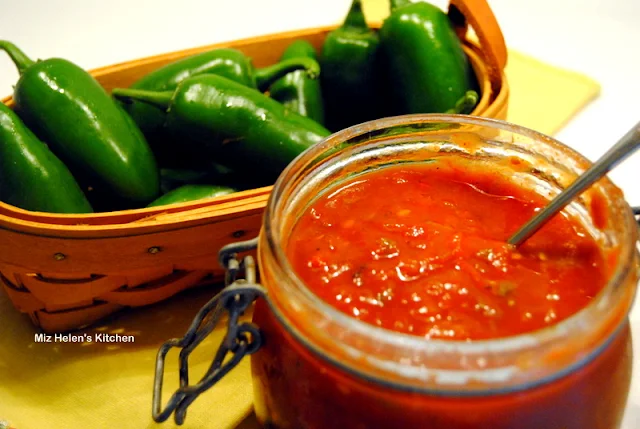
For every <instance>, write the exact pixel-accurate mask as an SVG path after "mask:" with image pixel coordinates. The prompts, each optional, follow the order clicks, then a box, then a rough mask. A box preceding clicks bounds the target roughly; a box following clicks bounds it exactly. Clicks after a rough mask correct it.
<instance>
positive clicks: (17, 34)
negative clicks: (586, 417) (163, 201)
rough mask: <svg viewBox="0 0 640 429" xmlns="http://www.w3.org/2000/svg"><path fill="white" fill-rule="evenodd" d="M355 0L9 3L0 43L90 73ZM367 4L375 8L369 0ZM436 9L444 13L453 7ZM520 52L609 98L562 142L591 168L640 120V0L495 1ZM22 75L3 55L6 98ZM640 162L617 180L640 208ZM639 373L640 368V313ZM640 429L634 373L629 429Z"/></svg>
mask: <svg viewBox="0 0 640 429" xmlns="http://www.w3.org/2000/svg"><path fill="white" fill-rule="evenodd" d="M349 2H350V0H322V1H320V0H269V1H263V0H181V1H179V2H176V1H170V0H108V1H96V0H47V1H43V0H0V10H2V14H1V15H0V24H1V26H0V38H3V39H9V40H11V41H13V42H15V43H16V44H18V45H19V46H20V47H22V48H23V49H24V50H25V51H26V52H27V53H28V54H29V55H30V56H32V57H38V58H47V57H52V56H59V57H63V58H68V59H70V60H72V61H74V62H76V63H78V64H79V65H81V66H83V67H85V68H94V67H98V66H103V65H109V64H114V63H117V62H122V61H127V60H131V59H135V58H139V57H144V56H148V55H152V54H160V53H163V52H168V51H174V50H178V49H184V48H189V47H194V46H200V45H205V44H210V43H215V42H221V41H225V40H232V39H237V38H242V37H250V36H254V35H259V34H267V33H275V32H280V31H286V30H294V29H300V28H305V27H314V26H321V25H328V24H333V23H336V22H338V21H340V20H341V19H342V18H343V16H344V13H345V11H346V9H347V8H348V3H349ZM365 3H366V0H365ZM433 3H435V4H439V5H445V4H446V3H447V1H446V0H434V1H433ZM490 4H491V5H492V8H493V10H494V12H495V14H496V16H497V18H498V21H499V22H500V24H501V27H502V29H503V32H504V34H505V38H506V40H507V43H508V45H509V46H510V47H511V48H514V49H517V50H520V51H522V52H524V53H527V54H530V55H533V56H535V57H538V58H539V59H542V60H544V61H547V62H550V63H553V64H556V65H559V66H564V67H567V68H571V69H575V70H577V71H581V72H583V73H585V74H588V75H590V76H591V77H593V78H595V79H596V80H597V81H599V82H600V83H601V85H602V94H601V96H600V98H599V99H598V100H597V101H595V102H593V103H592V104H591V105H589V106H588V107H587V108H586V109H585V110H584V111H583V112H582V113H580V114H579V115H578V116H577V117H576V118H575V119H574V120H573V121H572V122H571V123H569V124H568V125H567V126H566V127H565V128H564V129H563V130H562V131H561V132H560V133H559V134H558V135H557V136H556V137H557V138H558V139H559V140H560V141H562V142H564V143H566V144H568V145H570V146H572V147H574V148H575V149H577V150H578V151H580V152H582V153H583V154H585V155H586V156H588V157H589V158H591V159H592V160H595V159H596V158H597V157H598V156H599V155H601V154H602V153H603V152H604V151H605V150H606V148H607V146H608V145H610V144H611V143H613V142H614V141H615V140H616V139H617V138H619V137H620V136H622V134H624V133H625V132H626V131H627V129H629V128H630V127H631V126H632V125H634V124H635V123H636V122H637V121H639V120H640V54H639V53H638V46H639V45H640V25H639V24H638V23H639V22H640V1H639V0H535V1H530V0H490ZM16 79H17V73H16V72H15V68H14V67H13V66H12V65H11V63H10V62H9V60H8V59H7V58H6V56H4V55H1V54H0V95H3V96H4V95H7V94H9V93H10V92H11V85H12V84H13V83H14V82H15V81H16ZM639 167H640V154H639V155H636V156H635V157H632V158H630V159H629V160H627V161H626V162H625V163H624V164H622V165H621V166H620V167H618V169H617V170H616V171H614V172H613V173H612V174H611V175H610V176H611V177H612V179H613V180H614V181H615V182H616V183H617V184H618V185H619V186H620V187H621V188H622V189H623V190H624V192H625V194H626V196H627V200H628V201H629V202H630V203H631V204H633V205H640V186H638V181H639V179H640V176H639V175H638V174H637V172H635V174H634V168H635V169H638V168H639ZM631 320H632V323H633V328H634V329H635V333H634V337H635V355H636V357H635V368H636V369H637V368H640V346H639V345H638V344H640V308H638V307H636V308H635V310H634V311H633V313H632V315H631ZM639 427H640V371H637V370H636V371H635V376H634V380H633V386H632V392H631V396H630V399H629V404H628V408H627V413H626V416H625V421H624V424H623V427H622V429H637V428H639Z"/></svg>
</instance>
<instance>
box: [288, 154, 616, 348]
mask: <svg viewBox="0 0 640 429" xmlns="http://www.w3.org/2000/svg"><path fill="white" fill-rule="evenodd" d="M546 203H547V200H546V199H544V198H543V197H542V196H541V195H539V194H538V193H536V192H535V191H532V190H528V189H525V188H522V187H520V186H518V185H517V184H514V183H513V182H511V181H510V180H508V179H506V178H505V177H503V176H500V175H499V174H498V173H496V172H492V171H478V170H469V169H461V168H455V166H448V167H447V166H445V165H443V164H441V163H438V164H427V165H422V166H415V165H413V166H406V165H405V166H402V165H399V166H394V167H388V168H385V169H382V170H379V171H376V172H371V173H367V174H364V175H361V176H359V177H356V178H354V179H352V180H349V181H346V182H344V183H342V184H341V185H340V186H338V187H336V188H334V189H331V190H329V191H328V192H326V193H324V194H323V195H321V196H320V197H319V198H318V199H317V200H316V201H314V202H313V203H312V204H311V205H310V206H309V207H308V208H307V210H306V211H305V212H304V214H303V215H302V216H301V218H300V219H299V220H298V221H297V223H296V226H295V228H294V229H293V231H292V233H291V236H290V238H289V241H288V244H287V249H286V251H287V256H288V258H289V259H290V261H291V263H292V264H293V267H294V270H295V272H296V273H297V274H298V275H299V276H300V278H301V279H302V280H303V281H304V282H305V284H306V285H307V286H308V287H309V288H310V289H311V290H312V291H313V292H314V293H315V294H317V295H318V296H319V297H321V298H322V299H323V300H324V301H326V302H327V303H329V304H330V305H332V306H334V307H336V308H337V309H339V310H341V311H342V312H344V313H347V314H349V315H351V316H352V317H354V318H357V319H360V320H362V321H364V322H367V323H370V324H372V325H376V326H380V327H383V328H386V329H388V330H393V331H396V332H403V333H409V334H413V335H417V336H421V337H425V338H434V339H455V340H476V339H488V338H499V337H505V336H511V335H516V334H520V333H524V332H529V331H534V330H538V329H540V328H543V327H545V326H547V325H551V324H555V323H557V322H559V321H561V320H563V319H565V318H567V317H569V316H571V315H572V314H574V313H576V312H577V311H579V310H580V309H581V308H583V307H585V306H586V305H587V304H588V302H589V301H590V300H591V299H592V298H593V297H594V296H595V295H596V294H597V293H598V292H599V291H600V289H601V288H602V287H603V286H604V284H605V282H606V273H605V269H604V261H603V259H602V255H601V253H600V251H599V250H598V244H597V243H596V241H595V240H594V239H593V238H592V237H591V236H590V235H589V234H588V233H587V232H586V231H585V229H584V227H582V226H581V225H580V224H579V223H578V222H576V221H575V220H572V219H571V218H569V217H567V216H564V215H558V216H556V217H555V218H554V219H553V220H552V221H551V222H550V223H548V224H547V225H545V226H544V227H543V228H542V229H541V230H540V231H539V232H538V233H536V234H535V235H534V236H533V237H532V238H531V239H529V240H528V241H527V242H526V244H525V245H524V246H522V247H521V248H519V249H515V248H512V247H511V246H509V245H508V244H506V240H507V239H508V237H509V236H510V235H511V234H513V233H514V232H515V231H516V230H517V229H518V227H520V226H521V225H523V224H524V223H525V222H526V221H527V220H528V219H529V218H531V216H533V215H534V214H535V212H536V211H537V210H539V209H540V208H541V207H543V206H544V205H545V204H546Z"/></svg>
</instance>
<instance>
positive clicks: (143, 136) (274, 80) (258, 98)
mask: <svg viewBox="0 0 640 429" xmlns="http://www.w3.org/2000/svg"><path fill="white" fill-rule="evenodd" d="M0 50H3V51H5V52H6V53H7V54H8V55H9V56H10V57H11V59H12V60H13V62H14V63H15V65H16V67H17V68H18V71H19V73H20V78H19V80H18V82H17V83H16V85H15V89H14V94H13V98H14V101H15V108H14V110H11V109H10V108H8V107H7V106H5V105H4V104H0V200H1V201H4V202H6V203H9V204H12V205H14V206H17V207H19V208H22V209H25V210H31V211H40V212H51V213H92V212H94V211H113V210H121V209H130V208H140V207H157V206H161V205H165V204H174V203H180V202H186V201H192V200H197V199H201V198H210V197H216V196H220V195H225V194H229V193H233V192H237V191H239V190H244V189H252V188H256V187H260V186H266V185H270V184H273V182H274V181H275V180H276V178H277V177H278V175H279V174H280V173H281V172H282V170H283V169H284V168H285V167H286V166H287V165H288V164H289V163H290V162H291V161H292V160H293V159H294V158H296V157H297V156H298V155H299V154H300V153H302V152H303V151H305V150H306V149H307V148H309V147H310V146H312V145H314V144H316V143H318V142H320V141H322V140H323V139H325V138H326V137H328V136H329V135H330V134H331V133H332V132H336V131H338V130H341V129H343V128H346V127H349V126H352V125H356V124H359V123H362V122H366V121H369V120H374V119H378V118H382V117H386V116H395V115H402V114H410V113H444V112H446V113H470V112H471V111H472V110H473V108H474V107H475V105H476V104H477V102H478V98H479V95H478V87H477V82H476V80H475V76H474V74H473V71H472V69H471V67H470V64H469V61H468V58H467V57H466V55H465V53H464V51H463V49H462V44H461V42H460V40H459V39H458V37H457V35H456V33H455V31H454V29H453V27H452V25H451V23H450V21H449V18H448V16H447V15H446V14H445V13H444V12H443V11H442V10H440V9H439V8H437V7H435V6H433V5H431V4H429V3H426V2H417V3H412V2H410V1H409V0H391V13H390V15H389V17H388V18H387V19H386V20H385V21H384V23H383V25H382V27H381V28H380V30H379V31H374V30H373V29H371V28H370V27H369V26H368V24H367V22H366V20H365V17H364V14H363V11H362V4H361V0H353V2H352V4H351V7H350V10H349V11H348V13H347V16H346V19H345V20H344V22H343V23H342V25H341V26H340V27H338V28H337V29H336V30H334V31H332V32H331V33H329V34H328V36H327V38H326V39H325V41H324V43H323V44H322V46H321V47H320V49H318V50H316V48H315V47H314V46H313V45H311V44H310V43H309V42H308V41H306V40H296V41H294V42H292V43H291V44H290V45H289V46H288V47H287V48H286V50H285V51H284V53H283V54H282V57H281V59H280V61H279V62H278V63H276V64H274V65H272V66H269V67H265V68H255V67H254V66H253V63H252V60H251V58H249V57H247V56H246V55H245V54H243V53H242V52H240V51H238V50H236V49H214V50H211V51H207V52H204V53H201V54H197V55H193V56H190V57H187V58H184V59H182V60H179V61H176V62H173V63H170V64H167V65H165V66H164V67H162V68H159V69H157V70H155V71H153V72H151V73H150V74H148V75H146V76H143V77H142V78H140V79H139V80H138V81H136V82H135V83H134V84H133V85H131V86H130V87H129V88H116V89H113V91H112V93H111V94H109V93H108V92H107V91H106V90H105V89H104V88H103V87H102V86H101V85H100V83H99V82H98V81H96V79H95V78H93V77H92V76H91V75H90V74H89V73H88V72H87V71H85V70H83V69H82V68H81V67H79V66H77V65H76V64H74V63H72V62H70V61H67V60H64V59H60V58H50V59H45V60H38V61H33V60H32V59H30V58H29V57H27V55H25V53H24V52H22V51H21V50H20V49H19V48H18V47H16V46H15V45H14V44H12V43H10V42H8V41H2V40H0Z"/></svg>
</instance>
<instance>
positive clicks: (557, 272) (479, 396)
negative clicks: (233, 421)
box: [251, 115, 638, 429]
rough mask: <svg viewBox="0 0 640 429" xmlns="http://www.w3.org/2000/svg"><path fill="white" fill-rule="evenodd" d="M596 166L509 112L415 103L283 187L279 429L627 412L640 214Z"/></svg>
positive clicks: (270, 266) (311, 161) (266, 269)
mask: <svg viewBox="0 0 640 429" xmlns="http://www.w3.org/2000/svg"><path fill="white" fill-rule="evenodd" d="M588 167H589V162H588V161H587V160H586V159H585V158H584V157H582V156H580V155H579V154H577V153H576V152H574V151H572V150H570V149H569V148H567V147H565V146H563V145H562V144H560V143H558V142H557V141H555V140H553V139H551V138H549V137H546V136H543V135H541V134H538V133H536V132H533V131H530V130H527V129H524V128H521V127H517V126H514V125H511V124H507V123H505V122H501V121H495V120H489V119H482V118H474V117H468V116H459V115H452V116H445V115H410V116H403V117H395V118H387V119H383V120H379V121H374V122H370V123H366V124H362V125H359V126H356V127H352V128H349V129H347V130H344V131H342V132H340V133H337V134H334V135H333V136H331V137H330V138H329V139H328V140H326V141H325V142H323V143H321V144H319V145H317V146H315V147H313V148H312V149H310V150H308V151H307V152H305V153H304V154H303V155H302V156H300V157H299V158H297V159H296V161H294V163H292V164H291V165H290V166H289V167H288V168H287V169H286V170H285V172H284V173H283V174H282V175H281V177H280V178H279V179H278V182H277V183H276V186H275V187H274V190H273V192H272V194H271V197H270V200H269V203H268V207H267V211H266V213H265V217H264V224H263V228H262V231H261V234H260V237H259V247H258V266H259V268H260V275H261V283H262V285H263V286H264V287H265V288H266V290H267V296H268V299H260V300H258V302H257V304H256V307H255V310H254V316H253V320H254V323H255V324H256V325H257V326H258V327H259V329H260V331H261V336H262V340H263V343H262V346H261V348H260V349H259V350H258V351H257V352H256V353H254V354H253V355H252V356H251V367H252V374H253V384H254V398H255V401H254V402H255V411H256V415H257V417H258V420H259V421H260V422H261V423H262V424H263V425H264V426H265V427H267V428H277V429H285V428H295V429H316V428H317V429H320V428H323V429H324V428H337V429H342V428H345V429H356V428H363V429H364V428H367V429H387V428H403V429H413V428H416V429H614V428H617V427H619V425H620V422H621V420H622V416H623V413H624V408H625V404H626V400H627V394H628V391H629V385H630V376H631V362H632V360H631V337H630V331H629V325H628V321H627V316H628V313H629V310H630V308H631V306H632V302H633V298H634V294H635V289H636V285H637V280H638V255H637V250H636V240H637V227H636V223H635V220H634V217H633V215H632V213H631V210H630V208H629V207H628V205H627V204H626V203H625V201H624V198H623V195H622V193H621V192H620V190H619V189H618V188H616V187H615V186H614V185H613V184H612V183H611V182H610V181H609V180H608V179H603V180H600V181H599V182H598V183H597V184H596V185H594V186H593V187H592V188H591V189H589V190H588V191H587V192H585V193H584V194H583V195H581V196H580V198H579V199H577V200H576V201H574V202H573V203H571V204H570V205H569V206H567V207H566V208H565V209H564V211H563V212H562V213H560V214H559V215H557V216H556V217H554V218H553V219H552V220H551V221H550V222H549V223H548V224H546V225H545V226H544V227H543V228H542V229H541V230H539V231H538V232H537V233H536V234H535V235H534V236H532V237H531V238H530V239H529V240H527V242H525V244H524V245H522V246H520V247H519V248H512V247H510V246H509V245H507V244H506V242H507V239H508V238H509V236H510V235H511V234H513V233H514V232H515V231H516V230H517V229H518V228H519V227H520V226H521V225H522V224H524V223H525V222H526V220H528V219H529V218H530V217H531V216H533V215H534V214H535V212H536V211H538V210H540V209H541V208H542V207H543V206H544V205H545V204H546V203H547V202H548V201H549V200H550V199H551V198H553V197H554V196H555V195H557V194H558V193H559V192H561V191H562V190H563V189H564V188H565V187H567V186H568V185H569V184H571V183H572V181H573V180H575V178H576V177H577V176H578V175H579V174H581V173H582V172H583V171H584V170H586V169H587V168H588Z"/></svg>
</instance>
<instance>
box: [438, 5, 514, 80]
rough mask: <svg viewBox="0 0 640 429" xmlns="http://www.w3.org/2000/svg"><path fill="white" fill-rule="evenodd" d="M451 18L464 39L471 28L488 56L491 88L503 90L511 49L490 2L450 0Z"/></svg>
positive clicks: (486, 56)
mask: <svg viewBox="0 0 640 429" xmlns="http://www.w3.org/2000/svg"><path fill="white" fill-rule="evenodd" d="M449 18H450V19H451V22H452V23H453V25H454V26H455V27H456V31H457V32H458V35H459V36H460V37H461V38H462V39H464V38H465V36H466V34H467V30H468V26H469V25H471V27H473V30H474V31H475V33H476V34H477V35H478V39H479V40H480V47H481V48H482V51H483V52H484V54H485V60H486V62H487V69H488V72H489V79H490V81H491V87H492V89H493V91H494V92H497V91H499V90H500V85H501V80H502V73H503V71H504V68H505V67H506V65H507V46H506V44H505V41H504V36H503V35H502V30H500V25H498V21H497V20H496V17H495V15H494V14H493V11H492V10H491V7H489V3H487V0H450V2H449Z"/></svg>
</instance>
